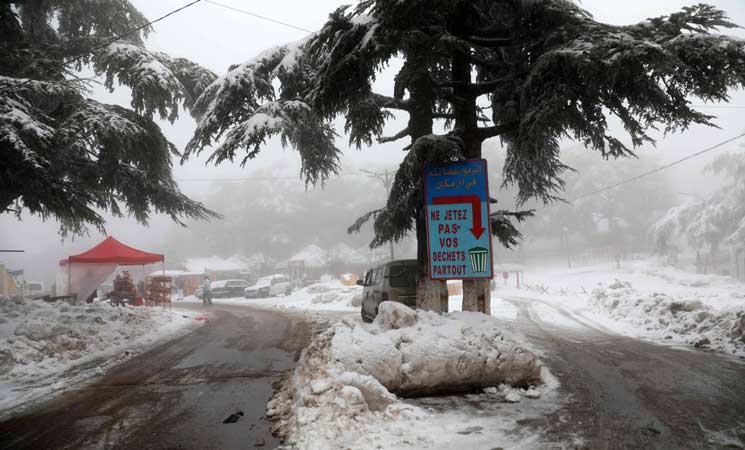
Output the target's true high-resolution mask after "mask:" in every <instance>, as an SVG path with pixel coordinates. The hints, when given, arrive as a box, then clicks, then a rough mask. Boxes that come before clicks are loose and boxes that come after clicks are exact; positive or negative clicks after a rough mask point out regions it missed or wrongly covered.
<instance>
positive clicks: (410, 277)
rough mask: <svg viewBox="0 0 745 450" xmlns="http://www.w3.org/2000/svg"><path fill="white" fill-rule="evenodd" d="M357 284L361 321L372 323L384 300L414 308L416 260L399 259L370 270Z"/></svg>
mask: <svg viewBox="0 0 745 450" xmlns="http://www.w3.org/2000/svg"><path fill="white" fill-rule="evenodd" d="M357 284H359V285H360V286H364V287H365V289H364V290H363V291H362V311H361V314H362V320H364V321H365V322H372V321H373V319H375V316H377V315H378V305H380V303H381V302H384V301H386V300H390V301H394V302H400V303H403V304H404V305H406V306H409V307H411V308H414V307H415V306H416V259H400V260H396V261H391V262H388V263H385V264H382V265H380V266H378V267H376V268H374V269H370V270H368V271H367V273H366V274H365V279H364V280H358V281H357Z"/></svg>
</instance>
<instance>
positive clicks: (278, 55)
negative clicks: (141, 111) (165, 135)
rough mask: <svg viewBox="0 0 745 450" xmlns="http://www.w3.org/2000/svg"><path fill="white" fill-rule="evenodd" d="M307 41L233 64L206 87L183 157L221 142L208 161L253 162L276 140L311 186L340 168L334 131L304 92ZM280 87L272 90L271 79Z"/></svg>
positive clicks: (274, 49) (195, 108)
mask: <svg viewBox="0 0 745 450" xmlns="http://www.w3.org/2000/svg"><path fill="white" fill-rule="evenodd" d="M306 46H307V42H306V41H299V42H295V43H292V44H288V45H284V46H280V47H276V48H273V49H270V50H267V51H266V52H264V53H262V54H261V55H259V56H257V57H256V58H254V59H252V60H251V61H248V62H245V63H243V64H240V65H236V66H232V67H231V68H230V70H229V71H228V73H227V74H225V75H223V76H222V77H220V78H218V79H217V80H216V81H215V82H213V83H212V84H210V85H209V86H208V87H207V88H206V89H205V90H204V92H203V93H202V94H201V96H200V97H199V98H198V99H197V101H196V103H195V105H194V113H195V114H196V116H197V117H198V118H199V123H198V125H197V129H196V130H195V132H194V137H193V138H192V139H191V141H190V142H189V144H188V145H187V147H186V152H185V153H184V159H186V158H188V157H189V156H191V155H192V154H199V153H200V152H201V151H202V150H203V149H204V148H205V147H210V146H212V145H213V144H215V143H217V142H218V141H221V143H220V144H219V145H217V146H216V147H215V148H214V150H213V151H212V154H211V155H210V158H209V161H212V162H214V163H216V164H220V163H221V162H223V161H226V160H227V161H234V160H235V158H236V156H237V153H238V152H239V151H240V150H245V151H246V154H245V156H242V157H241V158H240V160H241V164H245V163H246V162H247V161H248V160H249V159H253V158H255V157H256V156H257V155H258V154H259V152H260V151H261V148H262V146H263V145H264V144H266V141H267V139H269V138H271V137H272V136H279V137H280V138H281V141H282V145H283V146H286V145H291V146H292V147H293V148H295V149H296V150H297V151H298V152H299V153H300V159H301V161H302V168H301V175H302V176H303V177H304V178H305V179H306V181H307V182H308V183H310V184H315V183H317V182H321V183H323V181H324V180H326V179H327V178H328V176H329V175H330V174H333V173H337V172H338V170H339V164H338V163H339V155H340V153H341V152H340V151H339V149H338V148H336V146H335V145H334V139H335V137H336V133H335V132H334V129H333V127H332V126H331V125H330V124H329V123H328V122H327V121H324V120H323V119H321V118H320V117H319V116H318V115H317V114H315V113H314V112H313V111H312V110H311V108H310V107H309V106H308V105H307V104H306V103H305V101H304V97H303V96H302V93H303V92H305V91H306V90H307V88H306V84H307V82H308V80H309V79H310V78H311V75H312V73H313V72H312V71H311V70H310V68H309V66H308V65H307V64H306V62H305V61H304V59H303V55H304V54H305V51H306ZM275 80H276V81H278V82H279V84H280V86H281V88H280V89H279V92H276V91H275V88H274V86H273V84H272V83H273V82H274V81H275Z"/></svg>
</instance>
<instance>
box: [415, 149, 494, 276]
mask: <svg viewBox="0 0 745 450" xmlns="http://www.w3.org/2000/svg"><path fill="white" fill-rule="evenodd" d="M424 190H425V196H426V202H427V209H426V213H427V243H428V246H429V275H430V277H431V278H432V279H436V280H450V279H474V278H491V277H492V249H491V238H490V236H489V235H490V232H489V186H488V177H487V172H486V160H484V159H475V160H469V161H462V162H457V163H449V164H430V165H427V166H426V167H425V169H424Z"/></svg>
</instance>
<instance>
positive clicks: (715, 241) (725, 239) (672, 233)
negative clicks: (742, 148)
mask: <svg viewBox="0 0 745 450" xmlns="http://www.w3.org/2000/svg"><path fill="white" fill-rule="evenodd" d="M705 170H706V171H707V172H710V173H713V174H717V175H720V176H723V178H724V179H725V180H726V181H727V182H726V184H725V185H724V186H722V187H721V188H720V189H719V190H717V191H716V192H714V194H712V195H711V196H709V197H708V198H706V199H698V198H690V199H689V200H688V201H687V202H686V203H683V204H682V205H678V206H676V207H674V208H671V209H670V210H669V211H668V212H667V214H665V216H664V217H663V218H662V219H660V220H659V221H657V222H656V223H655V224H654V225H653V226H652V227H651V232H652V234H653V236H654V238H655V240H656V241H657V242H658V243H659V244H660V245H663V244H664V245H671V244H674V243H675V244H680V243H683V242H685V243H687V244H688V245H690V246H691V247H692V248H694V249H696V250H703V251H706V252H708V253H709V255H710V257H711V258H712V259H716V258H717V257H718V256H719V251H720V250H721V249H722V248H723V247H724V248H729V247H735V246H738V245H742V243H743V242H745V154H742V153H726V154H724V155H722V156H720V157H719V158H717V159H715V160H714V162H712V163H711V164H709V165H708V166H706V168H705ZM659 250H660V251H664V250H665V249H664V248H660V249H659Z"/></svg>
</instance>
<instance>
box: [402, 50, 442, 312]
mask: <svg viewBox="0 0 745 450" xmlns="http://www.w3.org/2000/svg"><path fill="white" fill-rule="evenodd" d="M422 44H423V46H422V47H421V48H417V46H416V45H413V46H412V48H411V49H410V51H409V52H408V54H407V55H406V56H407V58H408V61H409V62H410V63H414V64H415V65H416V66H418V67H421V68H422V70H421V74H420V76H418V77H416V78H415V79H414V80H413V81H412V83H411V85H410V86H409V93H410V101H411V105H412V109H411V111H410V112H409V131H410V133H411V142H412V143H413V142H414V141H416V140H417V139H418V138H420V137H422V136H426V135H429V134H432V121H433V118H432V109H433V99H432V95H433V91H432V89H433V87H432V79H431V77H430V74H429V71H428V70H427V67H429V61H428V59H427V54H428V52H429V51H430V50H431V48H428V44H427V43H426V42H423V43H422ZM422 183H424V179H422ZM424 202H425V199H424V186H423V185H422V186H420V187H419V199H418V201H417V211H416V240H417V290H416V307H417V308H418V309H426V310H430V311H434V312H437V313H443V312H447V309H448V308H447V301H448V294H447V286H446V285H445V282H444V281H439V280H431V279H430V276H429V252H428V247H427V220H426V215H425V209H426V208H425V205H424Z"/></svg>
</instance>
